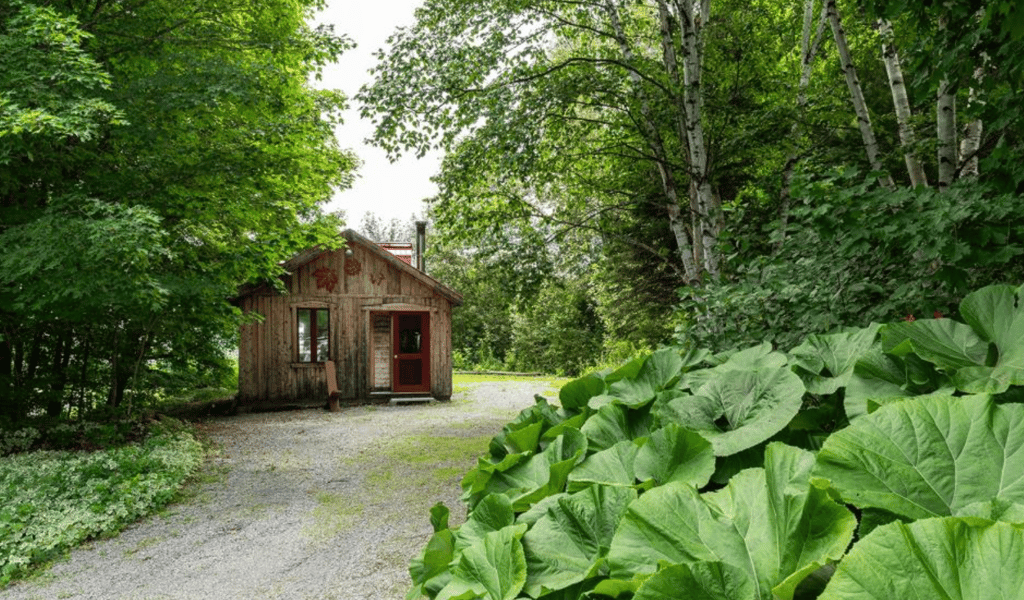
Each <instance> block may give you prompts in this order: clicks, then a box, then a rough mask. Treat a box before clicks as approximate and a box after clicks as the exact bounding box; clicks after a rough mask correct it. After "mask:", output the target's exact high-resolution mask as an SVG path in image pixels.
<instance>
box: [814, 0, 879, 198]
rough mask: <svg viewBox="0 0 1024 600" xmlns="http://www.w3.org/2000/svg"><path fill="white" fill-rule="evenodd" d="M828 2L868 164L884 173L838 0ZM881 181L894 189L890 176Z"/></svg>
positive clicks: (832, 25) (828, 0)
mask: <svg viewBox="0 0 1024 600" xmlns="http://www.w3.org/2000/svg"><path fill="white" fill-rule="evenodd" d="M826 1H827V10H828V21H829V25H831V27H832V35H833V37H834V39H835V41H836V49H837V50H838V52H839V61H840V65H841V67H842V70H843V75H844V76H845V78H846V87H847V89H849V91H850V101H851V102H852V103H853V110H854V113H855V114H856V115H857V126H858V128H859V129H860V135H861V139H862V140H863V141H864V151H865V153H866V154H867V158H868V164H869V165H871V169H872V170H874V171H884V170H885V169H884V168H883V166H882V160H881V157H880V156H879V150H878V140H877V138H875V130H874V127H873V126H872V124H871V113H870V112H869V111H868V105H867V102H866V101H865V100H864V91H863V90H862V89H861V87H860V79H858V78H857V68H856V66H855V65H854V63H853V57H852V55H851V54H850V45H849V42H848V41H847V37H846V30H845V29H843V25H842V23H841V21H840V17H839V9H838V7H837V6H836V0H826ZM880 181H881V182H882V185H884V186H885V187H888V188H891V187H893V181H892V177H891V176H889V175H888V174H885V175H883V176H882V177H881V178H880Z"/></svg>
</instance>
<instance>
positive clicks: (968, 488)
mask: <svg viewBox="0 0 1024 600" xmlns="http://www.w3.org/2000/svg"><path fill="white" fill-rule="evenodd" d="M815 476H816V477H819V478H821V479H823V480H825V481H827V482H828V484H829V485H831V486H832V487H833V488H835V489H836V490H837V491H838V492H839V494H840V495H841V496H842V498H843V499H844V500H845V501H847V502H849V503H851V504H855V505H857V506H858V507H860V508H867V507H874V508H881V509H884V510H887V511H890V512H893V513H896V514H898V515H902V516H904V517H907V518H911V519H922V518H926V517H933V516H949V515H956V514H958V511H960V510H961V509H964V508H965V507H967V506H968V505H971V504H974V503H976V502H989V501H992V500H996V499H999V500H1003V501H1007V502H1018V503H1024V405H1019V404H1006V405H996V404H994V403H993V402H992V400H991V399H989V398H987V397H985V396H977V397H965V398H956V397H948V396H947V397H929V398H920V399H918V398H911V399H908V400H904V401H902V402H898V403H895V404H890V405H887V406H883V407H881V408H879V409H878V410H877V411H875V412H874V413H871V414H869V415H866V416H864V417H861V418H860V419H857V420H856V421H854V422H853V423H852V424H851V425H850V426H849V427H847V428H845V429H843V430H840V431H838V432H836V433H834V434H832V435H831V436H830V437H829V438H828V440H826V441H825V444H824V445H823V446H822V448H821V450H820V451H819V452H818V464H817V466H816V467H815Z"/></svg>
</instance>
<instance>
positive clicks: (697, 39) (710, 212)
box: [674, 0, 724, 277]
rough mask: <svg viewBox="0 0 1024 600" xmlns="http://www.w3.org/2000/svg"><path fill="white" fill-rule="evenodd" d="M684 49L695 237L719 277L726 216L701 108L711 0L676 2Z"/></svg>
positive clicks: (704, 259)
mask: <svg viewBox="0 0 1024 600" xmlns="http://www.w3.org/2000/svg"><path fill="white" fill-rule="evenodd" d="M674 5H675V8H676V12H677V15H676V16H677V18H678V20H679V29H680V35H681V36H682V46H683V107H684V109H685V111H684V113H683V117H684V120H685V127H686V146H687V149H688V151H689V159H690V161H689V171H690V189H691V191H690V193H691V194H692V195H693V197H694V198H696V205H697V211H696V212H697V214H696V215H695V223H694V237H698V236H699V237H700V240H701V242H700V245H701V249H702V252H703V254H702V256H700V257H698V258H699V259H700V260H701V262H702V266H703V267H704V270H705V271H706V272H707V273H708V274H709V275H711V276H712V277H718V275H719V273H720V272H721V265H720V260H719V256H718V237H719V235H720V234H721V231H722V228H723V222H724V219H723V216H722V210H721V206H720V205H719V201H718V199H717V198H716V197H715V195H714V194H713V193H712V189H711V179H710V174H711V161H710V157H709V156H708V152H707V144H706V143H705V139H704V125H703V122H702V116H701V109H702V106H703V97H702V94H701V75H702V68H703V60H702V59H703V46H702V45H703V40H702V37H703V36H702V33H703V28H704V26H705V25H706V24H707V21H708V18H709V16H710V10H711V4H710V0H699V4H698V3H697V2H695V0H674Z"/></svg>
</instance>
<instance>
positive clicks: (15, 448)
mask: <svg viewBox="0 0 1024 600" xmlns="http://www.w3.org/2000/svg"><path fill="white" fill-rule="evenodd" d="M38 439H39V430H38V429H36V428H35V427H22V428H21V429H15V430H10V431H7V430H2V429H0V456H5V455H7V454H12V453H14V452H24V451H26V450H28V449H29V448H31V447H32V445H33V444H35V443H36V440H38Z"/></svg>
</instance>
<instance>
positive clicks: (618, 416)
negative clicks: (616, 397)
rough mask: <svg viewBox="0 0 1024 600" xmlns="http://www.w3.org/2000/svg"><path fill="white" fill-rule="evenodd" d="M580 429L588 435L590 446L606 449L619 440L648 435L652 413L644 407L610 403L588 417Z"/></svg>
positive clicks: (592, 448)
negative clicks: (635, 407)
mask: <svg viewBox="0 0 1024 600" xmlns="http://www.w3.org/2000/svg"><path fill="white" fill-rule="evenodd" d="M580 431H582V432H583V433H584V434H585V435H586V436H587V441H588V448H590V449H591V450H604V449H606V448H611V447H612V446H614V445H615V444H618V443H619V442H624V441H630V440H635V439H636V438H638V437H646V436H647V435H648V434H649V433H650V431H651V415H650V413H649V412H648V411H646V410H644V409H639V410H637V409H631V408H629V407H627V406H623V405H619V404H608V405H606V406H602V407H601V408H600V409H599V410H598V411H597V412H596V413H595V414H594V415H592V416H591V417H590V418H589V419H587V422H586V423H584V424H583V427H581V428H580Z"/></svg>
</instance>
